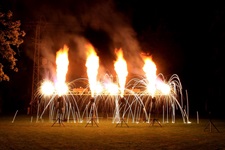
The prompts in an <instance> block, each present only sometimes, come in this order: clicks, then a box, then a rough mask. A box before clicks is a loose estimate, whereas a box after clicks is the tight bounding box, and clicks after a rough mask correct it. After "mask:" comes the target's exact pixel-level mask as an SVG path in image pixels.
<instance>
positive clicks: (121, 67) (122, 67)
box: [114, 49, 128, 97]
mask: <svg viewBox="0 0 225 150" xmlns="http://www.w3.org/2000/svg"><path fill="white" fill-rule="evenodd" d="M115 53H116V55H117V60H116V62H115V64H114V68H115V71H116V73H117V76H118V81H119V86H120V96H121V97H123V96H124V89H125V84H126V78H127V75H128V71H127V63H126V61H125V59H124V58H123V51H122V49H118V50H117V49H116V50H115Z"/></svg>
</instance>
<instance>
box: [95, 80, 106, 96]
mask: <svg viewBox="0 0 225 150" xmlns="http://www.w3.org/2000/svg"><path fill="white" fill-rule="evenodd" d="M103 91H104V88H103V86H102V84H101V83H100V82H97V84H96V87H95V92H96V94H97V95H99V94H101V93H102V92H103Z"/></svg>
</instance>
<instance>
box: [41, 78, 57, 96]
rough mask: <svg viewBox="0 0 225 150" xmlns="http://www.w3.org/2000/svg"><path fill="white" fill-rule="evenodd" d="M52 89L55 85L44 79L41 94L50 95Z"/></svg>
mask: <svg viewBox="0 0 225 150" xmlns="http://www.w3.org/2000/svg"><path fill="white" fill-rule="evenodd" d="M54 90H55V87H54V85H53V83H52V82H51V81H47V80H46V81H44V82H43V83H42V84H41V93H42V94H43V95H47V96H49V95H52V94H53V92H54Z"/></svg>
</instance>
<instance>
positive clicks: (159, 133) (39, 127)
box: [0, 116, 225, 150]
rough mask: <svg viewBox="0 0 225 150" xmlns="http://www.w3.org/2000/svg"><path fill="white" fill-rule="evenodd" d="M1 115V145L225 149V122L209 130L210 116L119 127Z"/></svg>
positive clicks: (26, 147) (37, 147)
mask: <svg viewBox="0 0 225 150" xmlns="http://www.w3.org/2000/svg"><path fill="white" fill-rule="evenodd" d="M12 118H13V116H12V117H11V116H10V117H1V118H0V119H1V121H0V142H1V144H0V149H85V150H87V149H150V148H152V149H184V148H185V149H223V148H225V142H224V141H225V134H224V133H225V123H224V122H223V121H221V120H213V123H214V124H215V125H216V127H217V129H218V130H219V131H220V133H218V132H217V131H216V130H215V129H214V128H213V127H212V132H209V128H207V130H206V131H204V130H205V129H206V125H207V123H208V120H207V119H205V120H200V123H199V124H196V122H192V123H191V124H184V123H183V122H182V121H181V120H177V121H176V123H175V124H172V123H164V124H162V126H163V127H160V126H159V125H158V124H157V123H156V124H154V126H150V125H149V124H148V123H139V124H134V123H128V125H129V128H127V127H126V126H125V124H124V125H123V126H122V127H121V126H118V127H116V124H112V120H111V119H110V120H107V119H104V120H103V119H102V120H100V122H99V123H98V125H99V127H96V126H95V125H94V126H91V124H89V125H88V126H87V127H85V125H86V122H85V123H66V122H64V125H65V127H63V126H60V125H59V124H58V123H56V124H55V125H54V126H53V127H51V126H52V124H53V122H52V123H51V122H49V121H44V122H37V123H36V122H35V121H34V120H33V122H31V119H30V117H29V116H17V117H16V119H15V121H14V123H12Z"/></svg>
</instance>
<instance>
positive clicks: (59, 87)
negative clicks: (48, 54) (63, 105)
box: [55, 45, 69, 95]
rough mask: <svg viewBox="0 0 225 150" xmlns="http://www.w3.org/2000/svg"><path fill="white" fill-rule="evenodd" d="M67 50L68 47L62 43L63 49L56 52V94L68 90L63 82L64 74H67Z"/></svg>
mask: <svg viewBox="0 0 225 150" xmlns="http://www.w3.org/2000/svg"><path fill="white" fill-rule="evenodd" d="M68 51H69V48H68V47H67V46H66V45H64V47H63V49H60V50H59V51H58V52H57V53H56V77H57V81H56V83H55V88H56V91H57V93H58V95H63V94H66V93H67V92H68V87H67V85H66V83H65V81H66V74H67V71H68V66H69V59H68Z"/></svg>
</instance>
